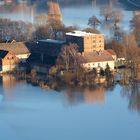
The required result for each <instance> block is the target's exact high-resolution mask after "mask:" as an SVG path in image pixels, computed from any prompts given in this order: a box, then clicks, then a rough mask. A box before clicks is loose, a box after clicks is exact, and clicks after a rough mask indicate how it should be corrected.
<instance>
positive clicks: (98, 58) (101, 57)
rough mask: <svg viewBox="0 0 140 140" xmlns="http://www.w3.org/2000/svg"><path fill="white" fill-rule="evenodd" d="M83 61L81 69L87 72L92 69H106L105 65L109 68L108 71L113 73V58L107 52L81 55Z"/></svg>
mask: <svg viewBox="0 0 140 140" xmlns="http://www.w3.org/2000/svg"><path fill="white" fill-rule="evenodd" d="M83 58H84V61H85V62H83V64H82V65H83V67H84V68H85V69H87V70H92V69H94V68H95V69H97V70H100V69H104V70H105V69H106V67H107V65H108V66H109V67H110V69H111V70H112V71H113V70H114V67H115V61H114V58H113V57H112V56H111V55H110V54H109V53H108V51H106V50H103V51H99V52H97V51H93V52H90V53H85V54H84V55H83Z"/></svg>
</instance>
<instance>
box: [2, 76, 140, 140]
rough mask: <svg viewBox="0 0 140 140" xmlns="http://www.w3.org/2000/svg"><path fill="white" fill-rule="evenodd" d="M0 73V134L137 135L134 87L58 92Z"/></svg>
mask: <svg viewBox="0 0 140 140" xmlns="http://www.w3.org/2000/svg"><path fill="white" fill-rule="evenodd" d="M1 79H2V80H1V84H0V139H1V140H9V139H12V140H19V139H20V140H25V139H26V140H38V139H41V140H93V139H95V140H105V139H106V140H112V139H113V140H118V139H119V140H124V139H126V140H132V139H134V140H139V139H140V134H139V130H140V112H139V111H140V93H138V92H134V91H133V93H131V92H130V91H131V90H128V91H129V92H127V88H122V87H121V86H119V85H116V86H115V87H114V88H111V89H108V90H105V89H104V88H103V87H98V88H96V89H95V90H90V89H85V90H82V91H76V90H73V89H71V90H63V91H59V92H58V91H53V90H43V89H41V88H40V87H34V86H32V85H30V84H27V83H26V82H25V81H20V82H19V81H18V82H17V81H16V80H15V78H14V77H13V76H7V75H5V76H4V77H3V78H1Z"/></svg>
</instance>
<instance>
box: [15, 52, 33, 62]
mask: <svg viewBox="0 0 140 140" xmlns="http://www.w3.org/2000/svg"><path fill="white" fill-rule="evenodd" d="M30 55H31V54H30V53H28V54H20V55H16V57H17V58H19V60H20V61H24V62H26V60H27V59H28V58H29V56H30Z"/></svg>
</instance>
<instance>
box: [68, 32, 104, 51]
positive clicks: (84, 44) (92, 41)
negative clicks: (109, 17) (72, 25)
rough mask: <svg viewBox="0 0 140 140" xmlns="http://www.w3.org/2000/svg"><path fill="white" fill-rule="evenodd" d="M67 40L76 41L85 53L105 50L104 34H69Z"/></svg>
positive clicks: (80, 49) (69, 41)
mask: <svg viewBox="0 0 140 140" xmlns="http://www.w3.org/2000/svg"><path fill="white" fill-rule="evenodd" d="M66 42H67V43H76V44H77V45H78V46H79V47H80V48H79V51H80V52H84V53H87V52H92V51H94V50H95V51H100V50H104V35H103V34H94V35H85V36H83V37H79V36H71V35H67V36H66Z"/></svg>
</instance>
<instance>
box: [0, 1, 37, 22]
mask: <svg viewBox="0 0 140 140" xmlns="http://www.w3.org/2000/svg"><path fill="white" fill-rule="evenodd" d="M35 11H36V10H35V6H34V5H33V6H32V5H27V4H24V3H23V4H18V5H9V6H7V5H4V6H0V17H3V18H9V19H13V20H22V21H28V22H31V23H33V22H34V14H35Z"/></svg>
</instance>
